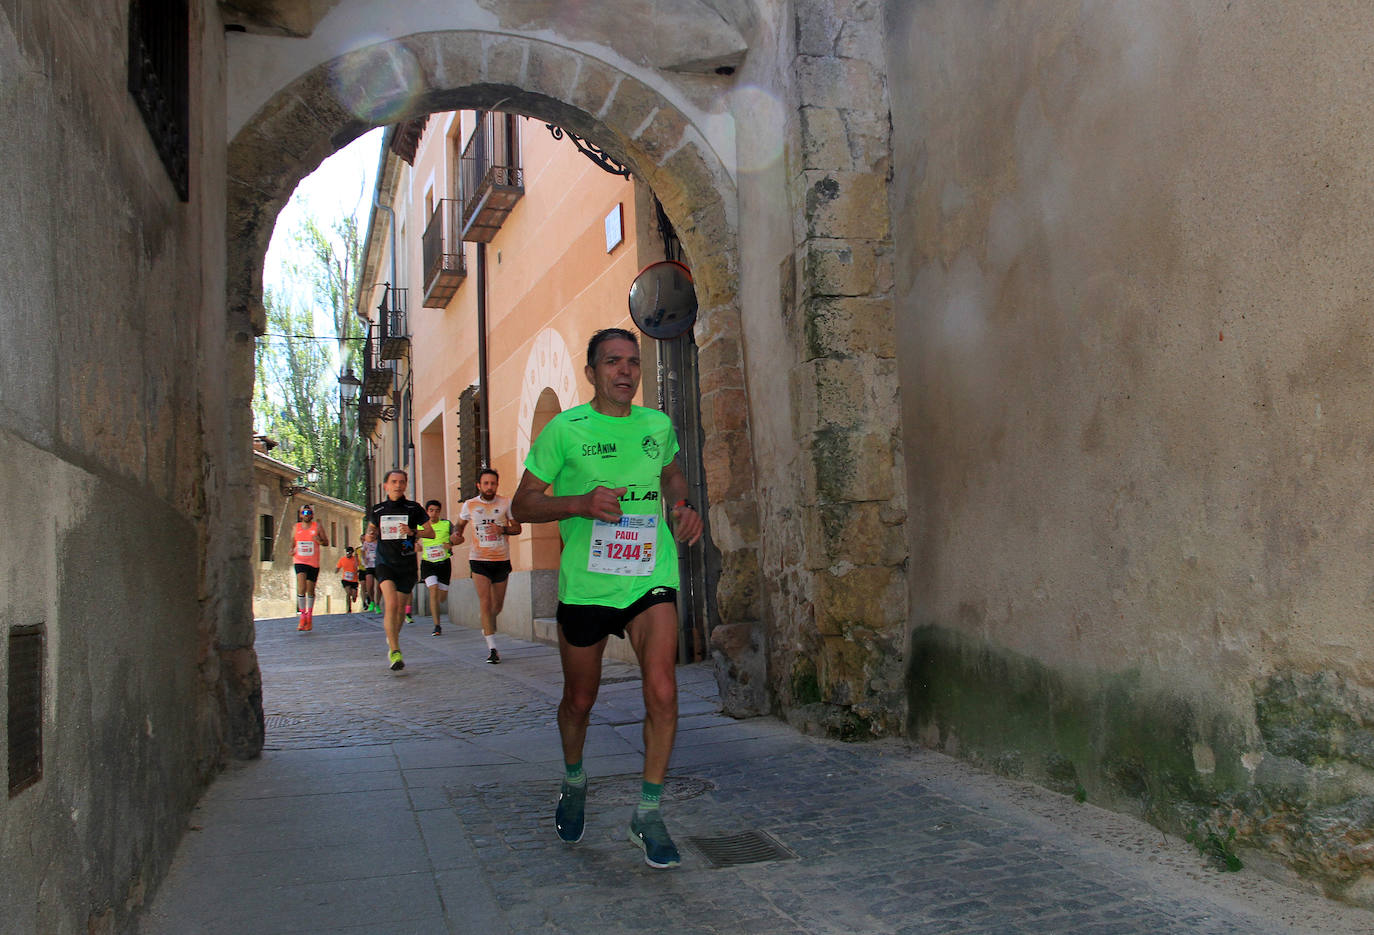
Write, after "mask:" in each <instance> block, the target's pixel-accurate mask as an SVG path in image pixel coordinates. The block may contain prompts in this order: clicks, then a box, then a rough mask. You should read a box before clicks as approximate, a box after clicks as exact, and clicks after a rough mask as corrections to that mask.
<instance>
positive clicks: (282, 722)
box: [262, 714, 301, 730]
mask: <svg viewBox="0 0 1374 935" xmlns="http://www.w3.org/2000/svg"><path fill="white" fill-rule="evenodd" d="M300 722H301V719H300V718H298V717H292V716H291V715H289V714H269V715H267V716H266V717H264V718H263V719H262V726H263V727H265V728H267V729H268V730H271V729H272V728H274V727H290V726H291V725H293V724H299V723H300Z"/></svg>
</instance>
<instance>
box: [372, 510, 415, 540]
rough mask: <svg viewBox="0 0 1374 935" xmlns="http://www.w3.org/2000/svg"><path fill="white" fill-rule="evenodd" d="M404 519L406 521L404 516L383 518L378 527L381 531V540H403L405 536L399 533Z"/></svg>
mask: <svg viewBox="0 0 1374 935" xmlns="http://www.w3.org/2000/svg"><path fill="white" fill-rule="evenodd" d="M406 519H408V517H406V516H404V515H399V516H383V517H382V522H381V524H380V526H379V528H380V529H381V530H382V538H383V539H404V538H405V537H406V534H405V533H403V532H401V527H402V526H404V525H405V524H406Z"/></svg>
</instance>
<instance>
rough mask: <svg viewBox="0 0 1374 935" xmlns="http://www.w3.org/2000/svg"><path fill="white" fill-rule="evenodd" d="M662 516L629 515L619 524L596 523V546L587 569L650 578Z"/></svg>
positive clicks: (604, 573) (598, 521)
mask: <svg viewBox="0 0 1374 935" xmlns="http://www.w3.org/2000/svg"><path fill="white" fill-rule="evenodd" d="M657 540H658V517H657V516H656V515H653V514H649V513H627V514H626V515H624V516H622V517H620V521H619V522H616V523H605V522H602V521H601V520H599V519H595V520H592V545H591V551H590V554H589V555H588V556H587V570H588V571H596V572H600V573H601V574H603V575H640V576H642V575H650V574H653V571H654V543H655V542H656V541H657Z"/></svg>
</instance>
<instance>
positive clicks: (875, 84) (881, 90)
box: [795, 55, 887, 113]
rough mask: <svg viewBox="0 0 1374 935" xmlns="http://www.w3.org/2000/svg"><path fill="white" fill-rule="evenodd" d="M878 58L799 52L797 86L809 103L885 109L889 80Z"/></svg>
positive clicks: (803, 98) (851, 108) (860, 108)
mask: <svg viewBox="0 0 1374 935" xmlns="http://www.w3.org/2000/svg"><path fill="white" fill-rule="evenodd" d="M881 61H882V60H881V57H880V58H879V59H877V60H876V61H875V62H870V61H866V60H864V59H856V58H832V57H830V56H818V55H799V56H797V59H796V66H795V67H796V75H797V90H798V93H799V95H800V97H801V103H802V105H803V106H806V107H838V108H842V109H845V110H870V111H873V112H874V113H884V112H886V107H885V102H886V100H887V83H886V82H885V81H884V79H883V73H882V71H881V70H880V63H881Z"/></svg>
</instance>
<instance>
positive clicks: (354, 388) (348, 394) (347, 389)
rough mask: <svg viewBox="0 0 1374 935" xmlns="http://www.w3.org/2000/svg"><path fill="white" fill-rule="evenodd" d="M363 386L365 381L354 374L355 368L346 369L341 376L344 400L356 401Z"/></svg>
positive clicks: (340, 382)
mask: <svg viewBox="0 0 1374 935" xmlns="http://www.w3.org/2000/svg"><path fill="white" fill-rule="evenodd" d="M362 388H363V381H362V380H359V379H358V378H357V377H356V376H354V375H353V368H352V367H349V368H348V369H347V370H345V371H344V375H343V376H341V377H339V392H340V393H341V394H343V398H344V402H349V403H351V402H354V401H355V400H357V398H358V393H359V392H360V391H361V390H362Z"/></svg>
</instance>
